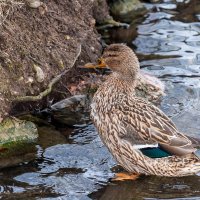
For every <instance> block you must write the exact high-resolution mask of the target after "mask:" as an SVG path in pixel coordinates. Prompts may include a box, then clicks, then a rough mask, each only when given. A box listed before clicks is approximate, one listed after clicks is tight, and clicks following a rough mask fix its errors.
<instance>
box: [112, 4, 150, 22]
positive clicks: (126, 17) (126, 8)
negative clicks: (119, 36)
mask: <svg viewBox="0 0 200 200" xmlns="http://www.w3.org/2000/svg"><path fill="white" fill-rule="evenodd" d="M110 10H111V14H112V15H113V16H114V18H115V19H116V20H119V21H121V22H127V23H130V22H132V21H133V20H134V19H135V18H136V17H138V16H143V15H144V14H145V13H146V12H147V10H146V8H145V7H144V5H143V4H142V3H141V2H140V1H139V0H123V1H122V0H117V1H111V2H110Z"/></svg>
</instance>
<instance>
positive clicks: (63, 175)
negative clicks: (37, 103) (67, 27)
mask: <svg viewBox="0 0 200 200" xmlns="http://www.w3.org/2000/svg"><path fill="white" fill-rule="evenodd" d="M174 2H175V3H174ZM177 2H179V3H177ZM184 2H187V1H184V0H179V1H178V0H177V1H172V0H171V1H170V0H165V1H164V2H163V3H159V4H145V5H146V7H147V8H148V10H149V11H148V14H147V15H146V16H145V17H144V18H142V19H139V20H138V21H136V22H135V23H134V24H133V25H131V26H130V28H129V29H123V28H119V29H118V30H114V31H112V30H110V31H108V33H109V36H110V39H109V40H111V41H113V42H114V41H120V42H127V43H128V44H129V45H130V46H131V47H133V48H134V50H135V51H136V53H137V54H138V55H139V58H140V61H141V67H142V68H143V69H144V70H147V71H149V73H151V74H154V75H156V76H158V77H159V78H160V79H161V80H162V81H164V82H165V84H166V93H167V95H166V96H165V97H164V98H163V100H162V102H161V108H162V109H163V110H164V111H165V112H166V113H167V114H168V115H169V116H170V117H172V118H173V120H174V121H175V123H176V124H177V126H178V127H179V128H180V129H181V130H182V131H185V132H187V133H188V134H190V135H195V136H196V137H197V136H198V137H200V119H199V116H200V105H199V104H200V102H199V91H200V79H199V77H200V65H199V64H200V47H199V44H200V2H199V1H198V0H193V1H190V3H184ZM108 33H107V34H108ZM107 36H108V35H107ZM87 117H88V116H87V115H86V116H85V118H86V119H87ZM86 121H87V120H86ZM114 166H115V162H114V161H113V159H112V157H111V155H110V154H109V152H108V151H107V149H106V148H105V147H104V146H103V144H102V143H101V141H100V139H99V137H98V134H97V132H96V130H95V128H94V126H93V125H92V124H91V122H87V123H84V124H81V123H80V124H79V123H78V124H77V125H76V126H74V128H66V127H65V126H63V127H62V128H60V129H56V128H55V127H54V126H53V125H52V126H44V125H40V139H39V142H38V145H37V153H36V155H35V160H33V161H32V162H30V163H24V164H21V165H20V166H17V167H12V168H8V169H4V170H2V171H1V172H0V198H1V199H20V200H21V199H22V200H23V199H27V198H28V199H69V200H75V199H83V200H87V199H101V200H107V199H108V200H116V199H117V200H125V199H128V200H129V199H136V200H137V199H138V200H139V199H145V200H152V199H153V200H155V199H176V200H180V199H181V200H183V199H184V200H186V199H187V200H197V199H200V177H199V176H191V177H184V178H162V177H154V176H149V177H146V176H142V177H140V178H139V179H137V180H136V181H124V182H113V181H112V180H111V178H112V177H113V175H114V174H113V172H112V171H113V167H114Z"/></svg>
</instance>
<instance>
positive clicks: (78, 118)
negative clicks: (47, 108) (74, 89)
mask: <svg viewBox="0 0 200 200" xmlns="http://www.w3.org/2000/svg"><path fill="white" fill-rule="evenodd" d="M89 103H90V102H89V100H88V99H87V96H86V95H74V96H72V97H70V98H67V99H64V100H62V101H60V102H57V103H55V104H54V105H52V106H51V109H52V111H53V113H52V114H53V118H54V120H55V121H56V122H57V123H61V124H65V125H67V126H73V125H75V124H78V123H85V121H86V120H88V117H86V116H85V114H84V113H85V111H86V112H88V111H89V110H88V107H89V106H88V105H89Z"/></svg>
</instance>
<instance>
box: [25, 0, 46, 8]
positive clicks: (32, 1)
mask: <svg viewBox="0 0 200 200" xmlns="http://www.w3.org/2000/svg"><path fill="white" fill-rule="evenodd" d="M26 2H27V5H28V6H29V7H30V8H39V7H40V6H41V5H43V3H42V2H41V1H40V0H26Z"/></svg>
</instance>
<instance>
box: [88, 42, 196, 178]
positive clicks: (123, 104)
mask: <svg viewBox="0 0 200 200" xmlns="http://www.w3.org/2000/svg"><path fill="white" fill-rule="evenodd" d="M102 60H103V62H105V63H106V65H107V66H109V68H110V69H111V70H112V71H113V73H112V74H111V75H109V77H108V78H107V80H106V81H105V82H104V83H103V84H102V85H101V86H100V87H99V89H98V90H97V92H96V93H95V95H94V97H93V101H92V104H91V118H92V120H93V122H94V124H95V126H96V127H97V130H98V132H99V135H100V137H101V139H102V141H103V142H104V144H105V145H106V146H107V147H108V149H109V151H110V152H111V154H112V155H113V156H114V158H115V159H116V160H117V162H118V163H119V164H120V165H121V166H122V167H123V168H124V169H126V170H127V171H128V172H130V173H139V174H146V175H158V176H187V175H192V174H196V173H198V172H200V159H199V158H198V157H197V155H195V152H196V148H195V147H196V146H197V145H198V142H197V141H195V140H194V139H191V138H189V137H188V136H186V135H184V134H183V133H181V132H179V131H178V130H177V128H176V126H175V125H174V124H173V122H172V121H171V120H170V119H169V118H168V117H167V116H166V115H165V114H164V113H163V112H162V111H161V110H160V109H158V108H157V107H155V106H154V105H153V104H151V103H149V102H147V101H145V100H144V99H142V98H139V97H137V96H136V95H135V87H136V85H137V83H136V82H137V76H138V72H139V69H140V67H139V62H138V59H137V57H136V55H135V54H134V52H133V51H132V50H131V49H130V48H129V47H127V46H126V45H123V44H112V45H109V46H108V47H107V48H106V49H105V51H104V53H103V56H102Z"/></svg>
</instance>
